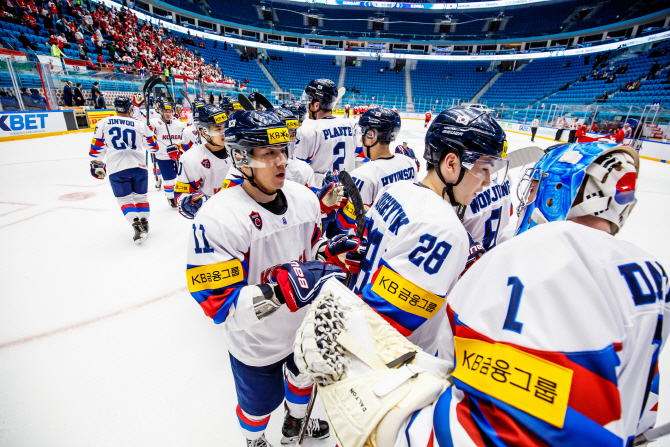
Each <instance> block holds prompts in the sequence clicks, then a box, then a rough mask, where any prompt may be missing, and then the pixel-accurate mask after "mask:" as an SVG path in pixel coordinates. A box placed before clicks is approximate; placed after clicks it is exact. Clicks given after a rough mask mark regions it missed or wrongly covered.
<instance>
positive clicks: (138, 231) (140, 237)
mask: <svg viewBox="0 0 670 447" xmlns="http://www.w3.org/2000/svg"><path fill="white" fill-rule="evenodd" d="M133 230H135V235H134V236H133V240H134V241H135V242H137V243H138V244H141V243H142V242H144V241H145V240H146V239H147V236H148V235H149V234H148V233H147V230H145V228H144V227H143V226H142V222H140V220H139V219H138V218H137V217H136V218H135V219H133Z"/></svg>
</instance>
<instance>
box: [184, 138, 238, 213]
mask: <svg viewBox="0 0 670 447" xmlns="http://www.w3.org/2000/svg"><path fill="white" fill-rule="evenodd" d="M224 152H225V150H224ZM231 167H232V163H231V161H230V157H225V158H219V157H217V156H216V155H215V154H214V153H213V152H211V151H210V150H209V149H207V146H205V145H204V144H200V145H198V146H195V147H194V148H193V149H191V150H190V151H188V152H186V153H185V154H184V155H182V156H181V158H180V159H179V172H178V173H177V182H176V183H175V186H174V194H175V200H178V199H179V196H180V195H182V194H192V193H195V192H200V191H201V192H203V193H204V194H205V195H206V196H207V197H212V196H213V195H214V194H216V193H217V192H219V191H220V190H221V188H222V187H223V182H224V180H225V179H226V175H228V171H229V170H230V168H231Z"/></svg>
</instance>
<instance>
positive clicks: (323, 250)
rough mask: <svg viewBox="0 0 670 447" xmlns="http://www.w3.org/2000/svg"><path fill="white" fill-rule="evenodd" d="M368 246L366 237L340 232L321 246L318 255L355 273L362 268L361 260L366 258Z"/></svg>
mask: <svg viewBox="0 0 670 447" xmlns="http://www.w3.org/2000/svg"><path fill="white" fill-rule="evenodd" d="M367 248H368V241H367V239H365V238H362V239H359V238H357V237H355V236H346V235H344V234H338V235H337V236H335V237H334V238H332V239H331V240H329V241H328V242H326V243H324V244H323V245H322V246H321V247H319V253H318V255H319V257H323V259H324V260H325V262H329V263H331V264H334V265H336V266H338V267H340V268H342V269H343V270H347V271H350V272H351V273H354V274H355V273H358V272H360V270H361V262H362V261H363V259H365V253H366V250H367Z"/></svg>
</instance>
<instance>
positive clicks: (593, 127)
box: [591, 121, 598, 133]
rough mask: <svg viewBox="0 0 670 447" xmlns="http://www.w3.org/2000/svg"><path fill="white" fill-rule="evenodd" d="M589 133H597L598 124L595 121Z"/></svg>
mask: <svg viewBox="0 0 670 447" xmlns="http://www.w3.org/2000/svg"><path fill="white" fill-rule="evenodd" d="M591 132H593V133H598V123H596V122H595V121H594V122H593V124H592V125H591Z"/></svg>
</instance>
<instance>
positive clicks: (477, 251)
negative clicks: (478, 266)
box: [461, 233, 486, 276]
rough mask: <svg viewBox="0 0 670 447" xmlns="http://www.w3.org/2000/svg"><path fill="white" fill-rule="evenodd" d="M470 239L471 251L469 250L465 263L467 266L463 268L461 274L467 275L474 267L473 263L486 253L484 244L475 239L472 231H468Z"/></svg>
mask: <svg viewBox="0 0 670 447" xmlns="http://www.w3.org/2000/svg"><path fill="white" fill-rule="evenodd" d="M468 239H470V251H469V252H468V260H467V261H466V263H465V268H464V269H463V272H462V273H461V276H463V275H465V272H467V271H468V270H469V269H470V267H472V265H473V264H474V263H475V262H477V260H479V258H481V257H482V256H484V253H486V250H485V249H484V246H483V245H482V244H480V243H479V242H477V241H475V240H474V239H473V238H472V236H470V233H468Z"/></svg>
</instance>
